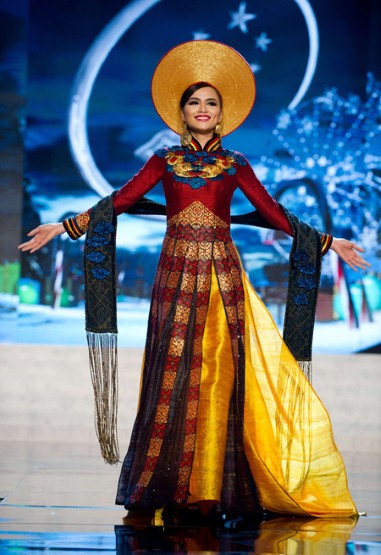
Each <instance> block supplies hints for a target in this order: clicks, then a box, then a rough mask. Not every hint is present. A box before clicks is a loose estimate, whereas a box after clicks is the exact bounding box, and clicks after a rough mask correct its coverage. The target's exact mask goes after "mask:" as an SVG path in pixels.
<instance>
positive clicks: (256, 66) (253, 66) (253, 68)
mask: <svg viewBox="0 0 381 555" xmlns="http://www.w3.org/2000/svg"><path fill="white" fill-rule="evenodd" d="M249 65H250V69H251V71H252V72H253V73H258V71H259V70H260V69H262V66H260V65H259V64H256V63H254V64H249Z"/></svg>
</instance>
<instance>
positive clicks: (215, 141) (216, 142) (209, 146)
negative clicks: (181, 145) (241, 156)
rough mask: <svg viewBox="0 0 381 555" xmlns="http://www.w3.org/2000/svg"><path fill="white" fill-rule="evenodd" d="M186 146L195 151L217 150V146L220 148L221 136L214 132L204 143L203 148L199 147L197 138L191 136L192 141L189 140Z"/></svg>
mask: <svg viewBox="0 0 381 555" xmlns="http://www.w3.org/2000/svg"><path fill="white" fill-rule="evenodd" d="M187 148H189V149H190V150H194V151H196V152H201V151H204V152H214V151H215V150H218V149H219V148H221V137H220V136H219V135H217V134H214V135H213V137H212V138H211V139H209V141H208V142H207V143H206V145H205V146H204V148H202V147H201V145H200V143H199V142H198V140H197V139H195V138H194V137H192V141H191V142H190V144H189V145H188V147H187Z"/></svg>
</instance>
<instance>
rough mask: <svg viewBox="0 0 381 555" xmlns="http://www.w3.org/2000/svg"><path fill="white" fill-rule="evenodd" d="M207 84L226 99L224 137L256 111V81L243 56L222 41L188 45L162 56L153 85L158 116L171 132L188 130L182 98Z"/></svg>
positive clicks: (195, 42)
mask: <svg viewBox="0 0 381 555" xmlns="http://www.w3.org/2000/svg"><path fill="white" fill-rule="evenodd" d="M203 81H205V82H206V83H209V84H210V85H212V86H213V87H215V88H216V89H217V90H218V92H219V93H220V94H221V96H222V102H223V116H222V118H223V120H222V135H227V134H228V133H231V132H232V131H234V130H235V129H237V127H239V126H240V125H241V123H242V122H243V121H244V120H245V119H246V118H247V116H248V115H249V113H250V111H251V109H252V107H253V104H254V100H255V79H254V75H253V72H252V71H251V69H250V66H249V64H248V63H247V61H246V60H245V59H244V58H243V57H242V56H241V54H239V53H238V52H237V51H236V50H234V48H231V47H230V46H227V45H226V44H222V43H221V42H215V41H211V40H194V41H190V42H184V43H183V44H180V45H178V46H175V47H174V48H172V49H171V50H169V52H167V53H166V54H165V55H164V56H163V57H162V59H161V60H160V62H159V63H158V65H157V66H156V69H155V71H154V74H153V77H152V84H151V92H152V100H153V103H154V105H155V108H156V110H157V113H158V114H159V116H160V117H161V119H162V120H163V121H164V123H166V125H168V127H170V129H172V130H173V131H175V132H176V133H178V134H179V135H181V133H183V131H184V125H183V120H182V117H181V112H180V99H181V96H182V94H183V92H184V91H185V90H186V89H187V88H188V87H190V86H191V85H194V84H195V83H200V82H203Z"/></svg>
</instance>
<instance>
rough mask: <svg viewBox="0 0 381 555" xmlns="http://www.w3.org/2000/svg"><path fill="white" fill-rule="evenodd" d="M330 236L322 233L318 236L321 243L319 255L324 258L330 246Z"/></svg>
mask: <svg viewBox="0 0 381 555" xmlns="http://www.w3.org/2000/svg"><path fill="white" fill-rule="evenodd" d="M332 239H333V237H332V235H330V234H329V233H322V234H321V235H320V243H321V253H322V255H323V256H324V255H325V254H326V253H327V252H328V251H329V249H330V247H331V245H332Z"/></svg>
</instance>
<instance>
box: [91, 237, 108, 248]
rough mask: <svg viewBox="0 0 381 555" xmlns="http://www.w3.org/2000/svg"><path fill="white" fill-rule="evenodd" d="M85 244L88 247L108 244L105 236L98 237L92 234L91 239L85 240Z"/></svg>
mask: <svg viewBox="0 0 381 555" xmlns="http://www.w3.org/2000/svg"><path fill="white" fill-rule="evenodd" d="M87 244H88V246H89V247H103V246H105V245H108V244H109V240H108V239H107V237H99V236H97V235H94V237H93V238H92V239H88V240H87Z"/></svg>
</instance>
